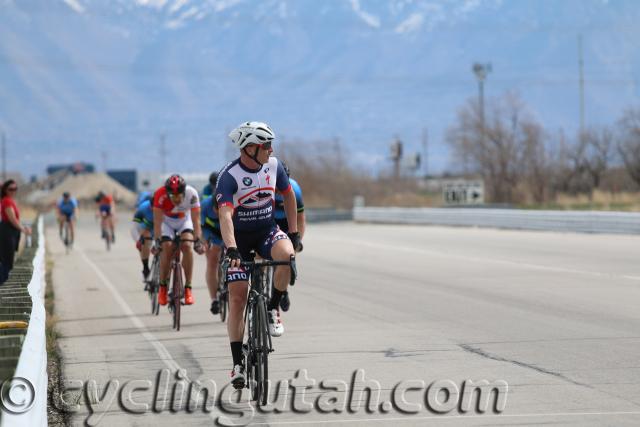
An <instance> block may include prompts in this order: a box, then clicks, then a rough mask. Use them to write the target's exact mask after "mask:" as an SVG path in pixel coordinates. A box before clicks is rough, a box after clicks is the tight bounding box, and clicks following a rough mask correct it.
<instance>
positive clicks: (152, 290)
mask: <svg viewBox="0 0 640 427" xmlns="http://www.w3.org/2000/svg"><path fill="white" fill-rule="evenodd" d="M159 260H160V258H159V257H157V256H154V257H153V263H152V264H151V281H150V282H149V298H150V299H151V314H155V315H156V316H157V315H158V313H160V304H159V303H158V287H159V286H160V261H159Z"/></svg>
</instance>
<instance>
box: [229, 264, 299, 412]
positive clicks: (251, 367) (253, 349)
mask: <svg viewBox="0 0 640 427" xmlns="http://www.w3.org/2000/svg"><path fill="white" fill-rule="evenodd" d="M241 265H242V267H243V269H244V270H245V271H246V272H247V273H248V275H249V295H248V297H247V306H246V309H245V312H244V325H245V328H244V329H245V331H247V341H246V343H244V344H243V346H242V348H243V353H244V357H245V367H246V372H247V381H246V382H245V384H244V387H246V388H248V389H249V390H250V394H251V399H252V400H254V401H257V402H258V404H259V405H266V404H267V395H268V390H269V353H271V352H273V346H272V343H271V335H269V323H268V320H267V302H268V293H269V292H270V290H269V287H267V286H265V284H266V283H267V280H266V279H265V277H270V274H268V271H266V269H268V268H269V267H276V266H281V265H287V266H289V267H290V268H291V278H290V284H291V285H294V284H295V282H296V277H297V269H296V260H295V256H293V255H292V256H291V258H290V259H289V261H268V260H260V261H256V260H255V253H254V252H252V253H251V260H250V261H243V262H242V263H241ZM228 269H229V259H228V258H226V259H225V261H224V265H223V271H224V273H225V282H226V281H227V278H228V275H227V274H226V273H227V271H228Z"/></svg>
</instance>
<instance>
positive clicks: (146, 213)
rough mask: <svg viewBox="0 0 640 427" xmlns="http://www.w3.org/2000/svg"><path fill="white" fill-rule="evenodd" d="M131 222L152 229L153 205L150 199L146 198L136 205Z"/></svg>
mask: <svg viewBox="0 0 640 427" xmlns="http://www.w3.org/2000/svg"><path fill="white" fill-rule="evenodd" d="M133 222H137V223H139V224H140V225H142V226H143V227H145V228H147V229H149V230H153V206H152V205H151V200H146V201H144V202H142V203H141V204H140V206H138V209H137V210H136V213H134V214H133Z"/></svg>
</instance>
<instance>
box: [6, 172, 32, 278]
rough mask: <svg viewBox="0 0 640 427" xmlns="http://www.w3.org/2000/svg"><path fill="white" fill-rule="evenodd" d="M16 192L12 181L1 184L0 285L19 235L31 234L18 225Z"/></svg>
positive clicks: (11, 263) (16, 187)
mask: <svg viewBox="0 0 640 427" xmlns="http://www.w3.org/2000/svg"><path fill="white" fill-rule="evenodd" d="M17 191H18V184H16V182H15V181H14V180H13V179H10V180H7V181H6V182H5V183H4V184H2V189H1V191H0V196H1V197H2V199H0V218H1V219H2V222H1V223H0V284H2V283H4V282H5V281H6V280H7V278H8V276H9V271H11V269H12V268H13V260H14V255H15V253H16V251H17V250H18V243H19V242H20V233H25V234H27V235H28V234H31V229H30V228H29V227H26V226H23V225H22V224H20V210H19V209H18V205H16V202H15V200H14V197H15V195H16V192H17Z"/></svg>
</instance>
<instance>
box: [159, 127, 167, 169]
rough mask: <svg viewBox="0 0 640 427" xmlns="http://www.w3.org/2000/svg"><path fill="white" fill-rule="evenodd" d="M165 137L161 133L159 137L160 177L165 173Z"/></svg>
mask: <svg viewBox="0 0 640 427" xmlns="http://www.w3.org/2000/svg"><path fill="white" fill-rule="evenodd" d="M166 141H167V135H166V134H165V133H162V134H161V135H160V158H161V159H162V175H164V174H166V173H167V146H166Z"/></svg>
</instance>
